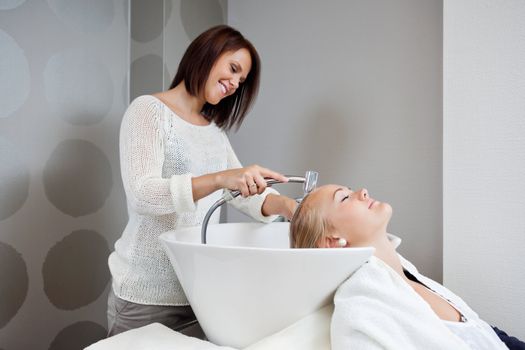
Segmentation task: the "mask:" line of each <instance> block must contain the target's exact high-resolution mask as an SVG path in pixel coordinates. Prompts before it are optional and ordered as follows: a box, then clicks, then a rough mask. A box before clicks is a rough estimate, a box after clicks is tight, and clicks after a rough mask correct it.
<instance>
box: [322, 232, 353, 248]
mask: <svg viewBox="0 0 525 350" xmlns="http://www.w3.org/2000/svg"><path fill="white" fill-rule="evenodd" d="M340 238H341V237H339V236H338V235H330V236H326V237H324V238H323V240H322V246H321V248H343V247H348V246H350V244H349V243H346V244H344V245H343V246H342V245H341V243H340V241H339V240H340Z"/></svg>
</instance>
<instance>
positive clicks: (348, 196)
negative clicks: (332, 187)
mask: <svg viewBox="0 0 525 350" xmlns="http://www.w3.org/2000/svg"><path fill="white" fill-rule="evenodd" d="M348 198H350V195H346V196H344V197H343V199H341V202H344V201H345V200H347V199H348Z"/></svg>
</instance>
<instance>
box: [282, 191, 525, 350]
mask: <svg viewBox="0 0 525 350" xmlns="http://www.w3.org/2000/svg"><path fill="white" fill-rule="evenodd" d="M391 216H392V207H391V206H390V205H389V204H388V203H385V202H380V201H378V200H375V199H373V198H371V197H370V196H369V194H368V191H367V190H366V189H361V190H359V191H352V190H351V189H350V188H348V187H345V186H338V185H326V186H322V187H319V188H318V189H316V190H315V191H313V192H312V193H311V194H310V195H308V196H307V197H306V198H305V199H304V200H303V202H302V203H301V205H300V206H299V207H298V209H297V211H296V212H295V214H294V216H293V218H292V221H291V225H290V239H291V245H292V247H294V248H346V247H365V246H372V247H374V248H375V254H374V256H373V257H372V258H371V259H370V260H369V262H367V263H366V264H365V265H364V266H363V267H361V268H360V269H359V270H357V271H356V272H355V273H354V274H353V275H352V276H351V277H350V278H349V279H348V280H347V281H345V282H344V283H343V284H342V285H341V286H340V287H339V289H338V290H337V292H336V294H335V297H334V304H335V309H334V314H333V316H332V323H331V342H332V349H334V350H338V349H392V350H398V349H426V350H429V349H477V350H483V349H486V350H495V349H507V346H508V347H509V348H510V349H525V343H523V342H521V341H519V340H518V339H516V338H513V337H509V336H508V335H507V334H506V333H504V332H502V331H500V330H499V329H497V328H492V327H491V326H490V325H488V324H487V323H486V322H485V321H483V320H482V319H481V318H480V317H479V316H478V315H477V314H476V313H475V312H474V311H473V310H472V309H471V308H470V307H469V306H468V305H467V304H466V303H465V302H464V301H463V300H462V299H461V298H459V297H458V296H457V295H455V294H454V293H452V292H451V291H450V290H448V289H447V288H445V287H443V286H442V285H440V284H439V283H437V282H435V281H433V280H431V279H429V278H427V277H425V276H423V275H421V274H420V273H419V272H418V270H417V269H416V267H415V266H414V265H412V264H411V263H410V262H409V261H408V260H406V259H404V258H403V257H402V256H401V255H399V254H398V253H397V252H396V247H397V245H399V243H400V239H399V238H397V237H395V236H392V235H389V234H387V225H388V223H389V221H390V217H391ZM504 342H505V343H504Z"/></svg>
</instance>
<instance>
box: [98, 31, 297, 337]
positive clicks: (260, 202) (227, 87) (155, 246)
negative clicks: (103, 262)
mask: <svg viewBox="0 0 525 350" xmlns="http://www.w3.org/2000/svg"><path fill="white" fill-rule="evenodd" d="M260 69H261V63H260V60H259V55H258V54H257V51H256V50H255V48H254V46H253V45H252V44H251V43H250V42H249V41H248V40H246V39H245V38H244V37H243V36H242V34H241V33H239V32H238V31H237V30H235V29H233V28H231V27H228V26H225V25H221V26H217V27H213V28H210V29H209V30H207V31H205V32H204V33H202V34H201V35H200V36H198V37H197V38H196V39H195V40H194V41H193V42H192V43H191V44H190V46H189V47H188V48H187V50H186V52H185V54H184V56H183V57H182V60H181V62H180V65H179V67H178V71H177V74H176V76H175V78H174V80H173V82H172V84H171V86H170V89H169V90H167V91H163V92H159V93H156V94H153V95H145V96H140V97H138V98H136V99H135V100H134V101H133V102H132V103H131V104H130V106H129V107H128V109H127V111H126V113H125V115H124V118H123V120H122V125H121V130H120V165H121V172H122V180H123V183H124V189H125V193H126V199H127V207H128V213H129V222H128V224H127V226H126V227H125V229H124V232H123V233H122V236H121V237H120V239H119V240H118V241H117V242H116V243H115V251H114V252H113V253H112V254H111V255H110V256H109V268H110V271H111V275H112V284H111V290H110V293H109V297H108V310H107V316H108V336H111V335H115V334H118V333H120V332H123V331H126V330H129V329H133V328H138V327H141V326H144V325H147V324H150V323H153V322H159V323H162V324H164V325H166V326H168V327H170V328H172V329H174V330H177V331H181V332H182V333H185V334H187V335H192V336H197V337H202V336H203V333H202V329H200V327H199V326H198V324H197V323H196V321H195V315H194V313H193V311H192V309H191V306H190V305H189V303H188V300H187V299H186V296H185V295H184V292H183V290H182V288H181V285H180V283H179V281H178V280H177V276H176V275H175V273H174V271H173V268H172V266H171V264H170V262H169V260H168V257H167V256H166V254H165V252H164V251H163V249H162V247H161V245H160V243H159V240H158V237H159V235H160V234H161V233H163V232H166V231H169V230H173V229H176V228H179V227H183V226H200V225H201V223H202V221H203V218H204V216H205V214H206V212H207V211H208V209H209V208H210V206H211V205H212V204H213V203H214V202H215V201H216V200H218V199H219V198H220V197H221V195H222V190H223V189H229V190H238V191H240V192H241V194H242V196H239V197H237V198H236V199H234V200H233V201H231V202H230V203H231V204H233V205H234V206H235V207H237V208H238V209H239V210H241V211H243V212H244V213H246V214H248V215H250V216H251V217H253V218H254V219H256V220H259V221H261V222H270V221H272V220H274V219H275V218H276V215H281V216H284V217H287V218H291V216H292V214H293V212H294V210H295V206H296V203H295V201H294V200H292V199H290V198H288V197H285V196H280V195H279V194H278V193H277V192H276V191H275V190H273V189H270V188H267V187H266V182H265V180H264V178H273V179H275V180H278V181H282V182H286V181H287V178H286V177H284V176H283V175H281V174H279V173H277V172H274V171H272V170H270V169H267V168H264V167H261V166H258V165H251V166H248V167H242V165H241V164H240V162H239V160H238V159H237V157H236V155H235V152H234V151H233V149H232V147H231V145H230V142H229V141H228V137H227V135H226V133H225V131H227V130H230V129H231V128H232V127H236V128H237V129H238V128H239V127H240V125H241V123H242V121H243V120H244V117H245V116H246V113H247V112H248V111H249V109H250V107H251V106H252V104H253V102H254V100H255V97H256V96H257V91H258V87H259V75H260ZM216 214H217V215H213V216H212V218H211V220H210V223H217V222H218V218H219V215H218V212H217V213H216ZM187 325H192V326H189V327H187Z"/></svg>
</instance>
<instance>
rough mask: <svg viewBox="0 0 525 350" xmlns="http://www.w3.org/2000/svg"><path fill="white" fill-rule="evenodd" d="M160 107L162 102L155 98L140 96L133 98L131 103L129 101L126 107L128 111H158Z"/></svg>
mask: <svg viewBox="0 0 525 350" xmlns="http://www.w3.org/2000/svg"><path fill="white" fill-rule="evenodd" d="M161 107H162V102H161V101H160V100H159V99H158V98H156V97H155V96H152V95H142V96H139V97H137V98H135V99H134V100H133V101H131V103H130V104H129V107H128V111H129V110H136V109H139V110H141V109H146V110H151V111H159V110H160V109H161Z"/></svg>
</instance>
